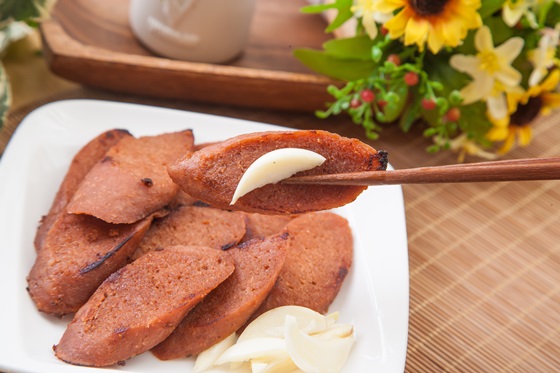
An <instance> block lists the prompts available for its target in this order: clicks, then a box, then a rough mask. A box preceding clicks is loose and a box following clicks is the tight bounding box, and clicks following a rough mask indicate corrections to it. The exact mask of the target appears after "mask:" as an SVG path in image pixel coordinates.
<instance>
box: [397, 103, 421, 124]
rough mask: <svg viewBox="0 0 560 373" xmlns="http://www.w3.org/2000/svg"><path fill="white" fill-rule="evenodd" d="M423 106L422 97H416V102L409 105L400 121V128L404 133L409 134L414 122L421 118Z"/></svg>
mask: <svg viewBox="0 0 560 373" xmlns="http://www.w3.org/2000/svg"><path fill="white" fill-rule="evenodd" d="M421 105H422V97H420V96H419V95H415V96H414V101H413V102H412V103H411V104H410V105H408V106H407V107H406V108H405V110H404V112H403V113H402V114H401V117H400V119H399V126H400V128H401V129H402V130H403V132H408V131H409V130H410V128H411V127H412V125H413V124H414V122H416V120H417V119H418V118H420V107H421Z"/></svg>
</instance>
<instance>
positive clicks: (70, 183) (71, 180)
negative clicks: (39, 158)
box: [34, 129, 132, 250]
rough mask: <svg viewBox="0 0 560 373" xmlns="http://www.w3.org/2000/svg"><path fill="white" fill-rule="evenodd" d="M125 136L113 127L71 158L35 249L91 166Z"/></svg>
mask: <svg viewBox="0 0 560 373" xmlns="http://www.w3.org/2000/svg"><path fill="white" fill-rule="evenodd" d="M125 136H132V135H131V134H130V133H129V132H128V131H126V130H119V129H114V130H110V131H106V132H103V133H102V134H100V135H99V136H97V137H95V138H94V139H93V140H91V141H90V142H88V143H87V144H86V145H85V146H84V147H83V148H82V149H80V151H79V152H78V153H77V154H76V155H75V156H74V158H73V159H72V163H70V167H69V168H68V171H67V172H66V175H65V176H64V179H63V180H62V183H61V184H60V187H59V188H58V192H57V193H56V196H55V198H54V201H53V203H52V205H51V208H50V210H49V212H48V214H47V215H46V216H44V217H43V218H42V219H41V223H40V225H39V227H38V229H37V233H36V235H35V242H34V244H35V249H36V250H40V249H41V247H42V246H43V241H44V239H45V236H46V234H47V232H48V231H49V229H50V227H51V226H52V225H53V223H54V221H55V220H56V217H57V215H58V214H60V213H64V212H65V211H66V205H68V202H70V200H71V199H72V196H73V195H74V193H75V192H76V190H77V189H78V186H79V185H80V183H81V182H82V180H83V179H84V178H85V177H86V175H87V174H88V172H89V171H90V170H91V169H92V168H93V166H94V165H95V164H96V163H97V162H98V161H99V160H100V159H102V158H103V157H104V156H105V153H107V151H108V150H109V149H110V148H111V147H112V146H113V145H115V144H116V143H117V142H119V141H120V140H121V139H122V138H123V137H125Z"/></svg>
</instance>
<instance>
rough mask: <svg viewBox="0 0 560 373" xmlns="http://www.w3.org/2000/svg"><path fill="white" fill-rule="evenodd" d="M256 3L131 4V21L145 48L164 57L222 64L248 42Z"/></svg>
mask: <svg viewBox="0 0 560 373" xmlns="http://www.w3.org/2000/svg"><path fill="white" fill-rule="evenodd" d="M255 1H256V0H131V1H130V8H129V20H130V26H131V28H132V31H133V33H134V34H135V35H136V37H137V38H138V39H139V40H140V42H141V43H142V44H144V46H146V47H147V48H148V49H150V50H151V51H153V52H154V53H156V54H159V55H161V56H165V57H169V58H173V59H178V60H185V61H194V62H207V63H223V62H228V61H230V60H232V59H234V58H235V57H237V56H238V55H239V54H240V53H241V52H242V51H243V49H244V48H245V46H246V44H247V41H248V39H249V34H250V28H251V20H252V18H253V13H254V8H255Z"/></svg>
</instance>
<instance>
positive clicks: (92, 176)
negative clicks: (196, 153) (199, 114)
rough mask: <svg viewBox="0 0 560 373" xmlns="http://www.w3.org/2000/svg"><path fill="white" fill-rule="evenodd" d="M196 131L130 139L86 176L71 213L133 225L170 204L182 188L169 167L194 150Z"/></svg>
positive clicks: (112, 149) (109, 152) (122, 141)
mask: <svg viewBox="0 0 560 373" xmlns="http://www.w3.org/2000/svg"><path fill="white" fill-rule="evenodd" d="M193 144H194V139H193V135H192V131H190V130H186V131H181V132H174V133H165V134H162V135H158V136H145V137H140V138H133V137H129V138H125V139H122V140H121V141H120V142H119V143H118V144H117V145H115V146H114V147H112V148H111V149H110V150H109V151H108V152H107V154H106V155H105V157H103V159H102V160H100V161H99V162H98V163H97V164H96V165H95V166H94V167H93V169H92V170H91V171H90V172H89V173H88V174H87V175H86V177H85V179H84V181H83V182H82V184H81V185H80V187H79V188H78V190H77V191H76V193H75V194H74V196H73V197H72V200H71V201H70V203H69V204H68V206H67V211H68V212H70V213H74V214H87V215H92V216H95V217H96V218H99V219H101V220H104V221H106V222H108V223H114V224H123V223H124V224H129V223H134V222H136V221H138V220H141V219H143V218H145V217H146V216H148V215H150V214H151V213H153V212H155V211H157V210H159V209H161V208H162V207H163V206H165V205H167V204H168V203H169V202H170V201H171V200H172V199H173V198H174V197H175V195H176V194H177V192H178V191H179V188H178V187H177V185H175V184H174V183H173V181H172V180H171V179H170V178H169V176H168V175H167V166H168V165H169V164H171V163H173V162H174V161H175V160H176V159H177V158H178V157H180V156H182V155H183V154H185V152H190V151H192V149H193Z"/></svg>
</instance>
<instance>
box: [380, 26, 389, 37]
mask: <svg viewBox="0 0 560 373" xmlns="http://www.w3.org/2000/svg"><path fill="white" fill-rule="evenodd" d="M388 33H389V30H388V29H387V28H386V27H381V35H383V36H385V35H387V34H388Z"/></svg>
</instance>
